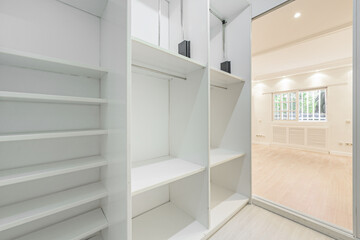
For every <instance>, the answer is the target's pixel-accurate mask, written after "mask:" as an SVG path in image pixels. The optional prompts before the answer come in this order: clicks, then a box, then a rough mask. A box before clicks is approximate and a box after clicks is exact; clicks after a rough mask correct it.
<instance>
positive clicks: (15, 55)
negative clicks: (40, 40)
mask: <svg viewBox="0 0 360 240" xmlns="http://www.w3.org/2000/svg"><path fill="white" fill-rule="evenodd" d="M0 64H1V65H8V66H14V67H21V68H29V69H35V70H40V71H46V72H55V73H61V74H68V75H76V76H84V77H91V78H101V77H102V76H104V75H105V74H106V73H107V72H106V71H105V70H104V69H102V68H100V67H92V66H87V65H82V64H77V63H73V62H68V61H65V60H61V59H57V58H51V57H45V56H41V55H37V54H33V53H25V52H20V51H15V50H9V49H4V48H0Z"/></svg>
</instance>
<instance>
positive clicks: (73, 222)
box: [16, 208, 108, 240]
mask: <svg viewBox="0 0 360 240" xmlns="http://www.w3.org/2000/svg"><path fill="white" fill-rule="evenodd" d="M107 226H108V222H107V220H106V218H105V216H104V213H103V212H102V210H101V209H100V208H99V209H96V210H93V211H90V212H88V213H85V214H82V215H79V216H77V217H73V218H70V219H69V220H66V221H63V222H60V223H57V224H54V225H51V226H49V227H47V228H44V229H41V230H39V231H36V232H33V233H30V234H28V235H25V236H23V237H20V238H18V239H16V240H48V239H49V237H50V236H51V240H68V239H71V240H81V239H84V238H86V237H89V236H91V235H93V234H95V233H97V232H99V231H101V230H103V229H105V228H107ZM96 237H98V236H95V237H93V238H90V239H91V240H95V239H99V238H96ZM99 237H100V236H99Z"/></svg>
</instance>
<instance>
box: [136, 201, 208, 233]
mask: <svg viewBox="0 0 360 240" xmlns="http://www.w3.org/2000/svg"><path fill="white" fill-rule="evenodd" d="M132 226H133V240H160V239H171V240H184V239H194V240H195V239H202V238H203V236H204V232H205V231H206V228H205V227H204V226H203V225H201V224H200V223H199V222H197V221H196V220H194V219H193V218H192V217H190V216H189V215H188V214H186V213H185V212H184V211H182V210H180V209H179V208H177V207H176V206H175V205H174V204H173V203H171V202H169V203H166V204H163V205H161V206H160V207H157V208H155V209H153V210H150V211H148V212H146V213H144V214H142V215H140V216H138V217H136V218H134V219H133V221H132Z"/></svg>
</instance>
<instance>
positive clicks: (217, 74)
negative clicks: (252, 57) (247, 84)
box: [210, 68, 244, 86]
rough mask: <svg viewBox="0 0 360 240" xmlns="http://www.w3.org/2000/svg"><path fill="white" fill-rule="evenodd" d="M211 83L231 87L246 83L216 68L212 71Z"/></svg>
mask: <svg viewBox="0 0 360 240" xmlns="http://www.w3.org/2000/svg"><path fill="white" fill-rule="evenodd" d="M210 82H211V83H212V84H215V85H220V86H223V85H225V86H226V85H229V84H234V83H241V82H244V80H243V79H242V78H240V77H238V76H235V75H233V74H230V73H227V72H224V71H222V70H218V69H215V68H211V69H210Z"/></svg>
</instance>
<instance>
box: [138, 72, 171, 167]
mask: <svg viewBox="0 0 360 240" xmlns="http://www.w3.org/2000/svg"><path fill="white" fill-rule="evenodd" d="M131 118H132V128H131V131H132V146H131V148H132V160H133V161H139V160H146V159H152V158H156V157H161V156H165V155H169V81H168V80H164V79H157V78H153V77H148V76H145V75H142V74H135V73H133V75H132V116H131Z"/></svg>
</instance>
